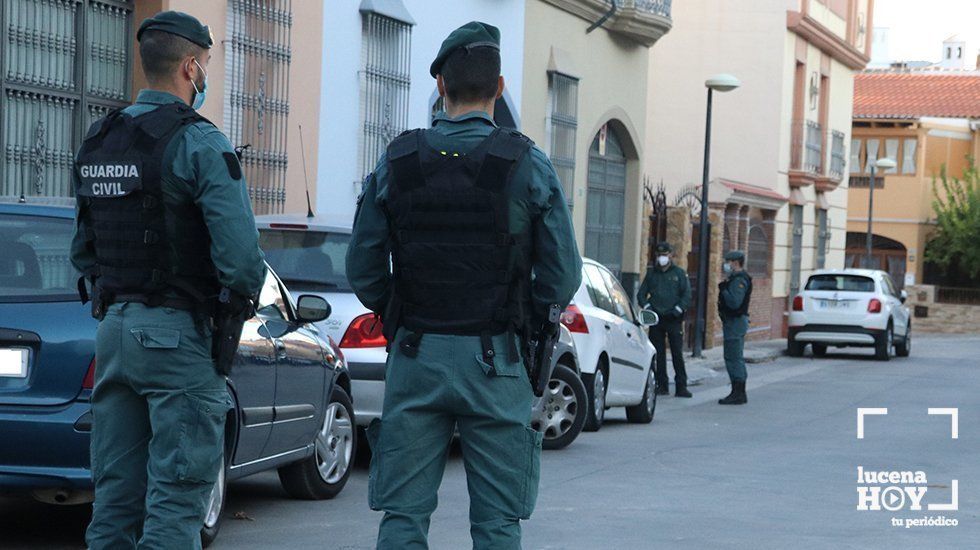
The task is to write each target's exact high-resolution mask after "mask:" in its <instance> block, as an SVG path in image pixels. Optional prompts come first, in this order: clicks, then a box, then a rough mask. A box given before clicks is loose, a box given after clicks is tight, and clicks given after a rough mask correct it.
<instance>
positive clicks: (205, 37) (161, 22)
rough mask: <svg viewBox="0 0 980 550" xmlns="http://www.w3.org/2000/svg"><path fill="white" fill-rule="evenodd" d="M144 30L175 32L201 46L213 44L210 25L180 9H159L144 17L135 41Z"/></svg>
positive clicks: (208, 46)
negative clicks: (146, 17) (148, 16)
mask: <svg viewBox="0 0 980 550" xmlns="http://www.w3.org/2000/svg"><path fill="white" fill-rule="evenodd" d="M144 31H163V32H169V33H170V34H176V35H177V36H180V37H183V38H186V39H188V40H190V41H191V42H193V43H195V44H197V45H198V46H200V47H202V48H211V46H212V45H214V36H213V35H212V34H211V27H208V26H207V25H202V24H201V22H200V21H198V20H197V18H196V17H194V16H193V15H188V14H186V13H184V12H180V11H161V12H160V13H158V14H156V15H154V16H153V17H150V18H149V19H144V20H143V24H142V25H140V30H139V31H137V32H136V40H137V41H139V39H140V38H141V37H142V36H143V32H144Z"/></svg>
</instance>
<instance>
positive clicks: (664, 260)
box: [657, 256, 670, 267]
mask: <svg viewBox="0 0 980 550" xmlns="http://www.w3.org/2000/svg"><path fill="white" fill-rule="evenodd" d="M669 263H670V256H657V264H658V265H660V267H667V265H668V264H669Z"/></svg>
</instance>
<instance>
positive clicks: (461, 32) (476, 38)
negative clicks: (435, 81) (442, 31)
mask: <svg viewBox="0 0 980 550" xmlns="http://www.w3.org/2000/svg"><path fill="white" fill-rule="evenodd" d="M483 46H485V47H488V48H494V49H496V50H500V29H498V28H497V27H494V26H493V25H488V24H486V23H480V22H479V21H471V22H469V23H467V24H465V25H463V26H462V27H460V28H458V29H456V30H454V31H453V32H452V33H450V34H449V36H448V37H447V38H446V39H445V40H443V42H442V47H441V48H439V54H438V55H436V59H435V61H433V62H432V66H431V67H429V74H431V75H432V77H433V78H435V76H436V75H437V74H439V73H440V72H442V64H443V63H445V62H446V59H448V58H449V56H450V54H452V53H453V52H455V51H456V50H458V49H460V48H467V49H469V48H477V47H483Z"/></svg>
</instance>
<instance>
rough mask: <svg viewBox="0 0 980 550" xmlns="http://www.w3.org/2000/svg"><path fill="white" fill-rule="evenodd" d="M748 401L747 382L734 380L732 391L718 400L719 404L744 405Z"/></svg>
mask: <svg viewBox="0 0 980 550" xmlns="http://www.w3.org/2000/svg"><path fill="white" fill-rule="evenodd" d="M748 402H749V400H748V397H746V396H745V382H732V391H731V393H729V394H728V396H727V397H725V398H723V399H719V400H718V404H719V405H744V404H745V403H748Z"/></svg>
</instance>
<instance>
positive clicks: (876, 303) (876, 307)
mask: <svg viewBox="0 0 980 550" xmlns="http://www.w3.org/2000/svg"><path fill="white" fill-rule="evenodd" d="M868 313H881V300H879V299H878V298H872V299H871V301H870V302H868Z"/></svg>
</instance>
